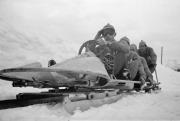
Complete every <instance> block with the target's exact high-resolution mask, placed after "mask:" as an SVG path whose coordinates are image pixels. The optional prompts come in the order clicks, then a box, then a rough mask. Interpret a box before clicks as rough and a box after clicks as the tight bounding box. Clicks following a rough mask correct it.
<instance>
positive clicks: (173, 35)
mask: <svg viewBox="0 0 180 121" xmlns="http://www.w3.org/2000/svg"><path fill="white" fill-rule="evenodd" d="M0 19H3V20H5V21H6V22H7V23H8V24H11V25H12V26H14V27H15V28H17V29H21V30H25V31H40V32H42V33H46V34H51V35H54V36H57V37H60V38H62V39H63V40H66V41H70V42H73V44H75V45H79V46H80V45H81V44H82V42H83V41H85V40H89V39H93V38H94V36H95V34H96V32H97V31H98V30H99V29H101V28H102V27H103V26H104V25H105V24H107V23H110V24H112V25H114V27H115V28H116V31H117V36H116V39H117V40H119V39H120V38H121V37H122V36H127V37H129V38H130V39H131V42H132V43H136V44H138V43H139V41H140V40H141V39H143V40H145V41H146V42H147V44H148V45H149V46H152V47H153V48H154V49H155V51H156V53H157V54H158V56H159V59H160V47H161V46H164V59H166V60H167V59H170V58H171V59H174V58H175V59H178V60H180V48H179V45H180V34H179V32H180V1H179V0H0Z"/></svg>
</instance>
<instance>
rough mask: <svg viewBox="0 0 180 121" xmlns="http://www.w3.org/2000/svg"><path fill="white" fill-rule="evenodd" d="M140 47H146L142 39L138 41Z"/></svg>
mask: <svg viewBox="0 0 180 121" xmlns="http://www.w3.org/2000/svg"><path fill="white" fill-rule="evenodd" d="M141 47H147V45H146V42H145V41H143V40H141V42H140V43H139V48H141Z"/></svg>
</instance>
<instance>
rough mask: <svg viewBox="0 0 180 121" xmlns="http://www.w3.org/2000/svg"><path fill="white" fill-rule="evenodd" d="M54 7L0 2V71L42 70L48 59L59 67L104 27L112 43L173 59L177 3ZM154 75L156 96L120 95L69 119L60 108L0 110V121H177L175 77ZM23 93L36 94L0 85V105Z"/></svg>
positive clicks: (179, 98)
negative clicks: (111, 29) (112, 32)
mask: <svg viewBox="0 0 180 121" xmlns="http://www.w3.org/2000/svg"><path fill="white" fill-rule="evenodd" d="M36 1H38V2H36ZM59 1H60V0H53V1H52V2H49V1H48V0H34V1H33V0H27V1H23V0H16V1H15V0H14V1H12V0H1V1H0V69H3V68H9V67H17V66H21V65H24V64H28V63H31V62H35V61H38V62H41V63H42V64H43V66H47V62H48V60H49V59H55V60H56V61H57V62H60V61H63V60H65V59H67V58H70V57H73V56H75V55H77V52H78V48H79V47H80V45H81V44H82V43H83V42H84V41H85V40H88V39H92V38H93V37H94V35H95V34H96V32H97V31H98V30H99V29H100V28H102V27H103V26H104V25H105V24H106V23H107V22H110V23H111V22H112V24H113V25H114V26H115V28H117V37H116V38H117V40H119V38H120V37H122V36H124V35H127V36H128V37H130V39H132V40H131V42H133V43H138V42H139V41H140V39H145V40H147V43H148V44H150V45H151V46H152V47H153V48H154V49H155V51H156V53H157V54H158V57H159V58H160V56H159V55H160V53H159V51H158V50H159V48H160V47H161V46H164V48H165V52H167V51H169V52H168V54H169V55H171V54H176V55H177V57H179V56H178V55H179V53H176V52H179V44H178V43H179V34H178V33H179V28H178V25H179V18H178V15H179V8H180V7H179V1H178V0H176V1H175V0H174V1H175V2H174V1H173V2H172V1H170V0H169V1H168V0H158V1H152V0H151V1H145V2H144V0H141V1H140V0H138V2H137V1H131V0H129V1H128V0H121V1H120V0H114V1H115V2H114V3H113V2H111V0H106V2H104V1H105V0H100V1H98V3H96V2H95V1H90V0H86V1H85V0H83V2H82V1H80V0H78V1H77V2H72V1H73V0H72V1H67V0H61V1H60V2H59ZM84 1H85V2H84ZM119 1H120V2H119ZM139 1H140V2H139ZM164 1H165V2H164ZM101 7H104V8H101ZM114 7H115V9H114ZM92 8H93V9H92ZM137 8H138V9H137ZM152 8H153V9H152ZM92 10H93V11H92ZM117 15H119V16H118V17H117ZM152 18H153V19H152ZM161 32H162V33H161ZM170 40H172V41H170ZM169 41H170V44H169ZM174 43H175V44H174ZM164 55H167V53H165V54H164ZM157 72H158V78H159V81H160V82H161V83H162V84H161V87H162V91H161V92H159V93H152V94H133V95H126V96H123V98H121V99H119V100H118V101H117V102H115V103H112V104H105V105H103V106H100V107H96V108H95V107H92V108H90V109H89V110H86V111H80V110H78V109H77V110H76V111H75V112H74V114H73V115H72V114H69V113H68V112H67V111H66V110H65V109H64V107H63V106H62V105H61V104H56V105H33V106H27V107H23V108H16V109H7V110H0V121H44V120H45V121H46V120H47V121H48V120H51V121H60V120H65V121H73V120H132V119H133V120H139V119H140V120H145V119H147V120H180V73H178V72H175V71H173V70H172V69H170V68H168V67H166V66H163V65H160V64H158V66H157ZM154 78H155V75H154ZM29 91H31V92H32V91H34V92H38V91H42V90H40V89H34V88H12V86H11V83H10V82H7V81H3V80H0V100H3V99H11V98H14V97H15V95H16V94H17V93H20V92H29Z"/></svg>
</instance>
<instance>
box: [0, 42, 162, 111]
mask: <svg viewBox="0 0 180 121" xmlns="http://www.w3.org/2000/svg"><path fill="white" fill-rule="evenodd" d="M91 42H93V41H91ZM84 47H87V43H86V46H84V45H83V46H81V48H80V51H79V55H78V56H76V57H74V58H71V59H68V60H66V61H64V62H61V63H56V64H55V65H52V66H49V67H42V65H41V64H40V63H38V62H37V63H31V64H28V65H25V66H22V67H16V68H8V69H3V70H0V79H2V80H6V81H11V82H12V86H13V87H34V88H48V89H49V91H44V92H40V93H31V92H29V93H19V94H17V95H16V99H11V100H2V101H0V109H8V108H17V107H24V106H28V105H33V104H42V103H53V102H56V103H63V104H64V105H67V104H72V105H73V104H74V105H76V106H75V107H77V102H80V103H79V105H81V104H82V103H83V102H86V101H88V100H91V101H92V100H94V101H97V100H99V99H103V100H104V99H105V100H106V101H103V102H104V103H109V100H111V101H112V100H113V102H114V101H115V100H118V99H119V98H118V97H119V96H120V95H122V94H124V93H128V92H130V91H132V90H136V91H140V85H141V83H140V81H132V80H122V79H116V78H112V76H109V74H108V72H107V71H106V69H105V67H104V64H103V63H102V62H101V61H100V59H99V58H97V57H96V56H95V54H94V53H93V52H90V51H88V52H85V53H83V54H82V49H83V48H84ZM86 49H87V48H86ZM159 84H160V83H156V84H154V85H153V86H151V87H149V88H145V89H144V92H151V91H157V90H160V87H159ZM141 91H142V90H141ZM111 101H110V102H111ZM72 107H73V106H71V108H72ZM75 107H74V108H75Z"/></svg>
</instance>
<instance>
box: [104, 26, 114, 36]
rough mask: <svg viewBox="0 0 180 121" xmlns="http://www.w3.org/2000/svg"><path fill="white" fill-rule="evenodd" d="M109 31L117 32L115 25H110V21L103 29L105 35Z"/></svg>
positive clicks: (111, 32)
mask: <svg viewBox="0 0 180 121" xmlns="http://www.w3.org/2000/svg"><path fill="white" fill-rule="evenodd" d="M107 32H108V33H110V34H114V33H115V29H114V26H112V25H110V24H109V23H108V24H107V25H105V26H104V27H103V29H102V34H103V35H104V34H106V33H107Z"/></svg>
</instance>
